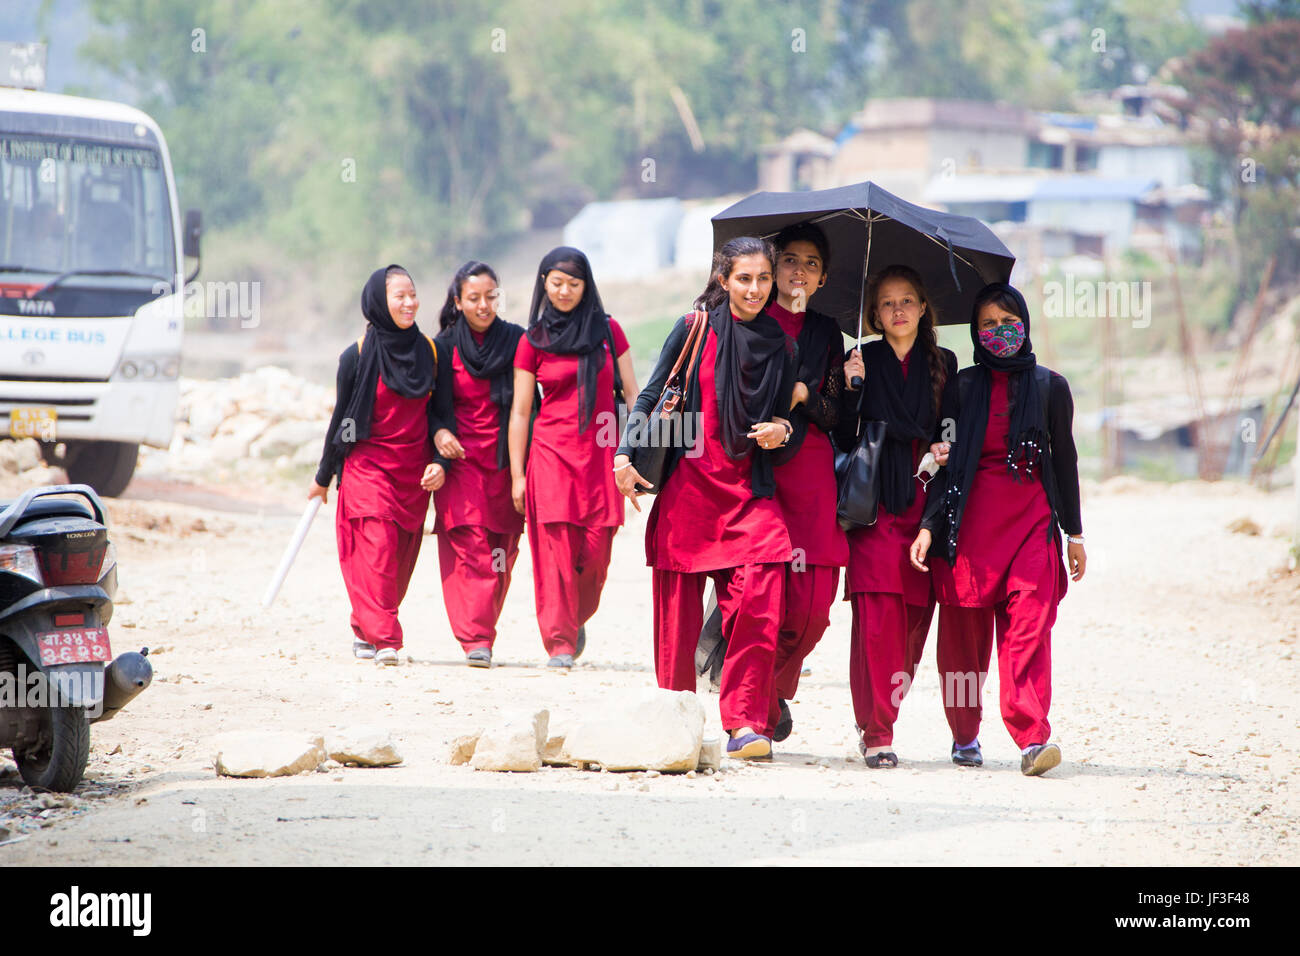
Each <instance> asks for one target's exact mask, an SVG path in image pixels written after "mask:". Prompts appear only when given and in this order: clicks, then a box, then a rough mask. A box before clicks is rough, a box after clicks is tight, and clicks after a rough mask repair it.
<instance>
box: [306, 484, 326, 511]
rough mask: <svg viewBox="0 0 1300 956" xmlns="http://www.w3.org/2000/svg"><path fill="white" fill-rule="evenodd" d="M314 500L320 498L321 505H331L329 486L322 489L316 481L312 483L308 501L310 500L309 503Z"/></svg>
mask: <svg viewBox="0 0 1300 956" xmlns="http://www.w3.org/2000/svg"><path fill="white" fill-rule="evenodd" d="M313 498H319V499H320V503H321V504H323V505H327V504H329V503H330V489H329V486H328V485H326V486H324V487H322V486H320V485H318V484H316V482H315V481H313V482H312V483H311V491H309V492H307V500H308V501H311V500H312V499H313Z"/></svg>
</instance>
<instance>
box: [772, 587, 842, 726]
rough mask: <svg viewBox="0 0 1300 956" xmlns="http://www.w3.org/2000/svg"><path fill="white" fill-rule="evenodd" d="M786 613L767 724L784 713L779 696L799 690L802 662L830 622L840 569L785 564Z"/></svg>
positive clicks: (786, 695) (774, 722)
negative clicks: (798, 566) (795, 567)
mask: <svg viewBox="0 0 1300 956" xmlns="http://www.w3.org/2000/svg"><path fill="white" fill-rule="evenodd" d="M785 568H786V574H785V614H784V616H783V617H782V620H781V630H780V632H779V633H778V635H777V641H776V664H775V668H774V671H775V676H774V678H773V681H772V706H771V707H770V709H769V712H768V726H769V727H775V726H776V722H777V720H778V719H779V718H780V716H781V706H780V704H779V703H778V700H790V699H792V698H793V697H794V695H795V694H796V693H797V692H798V690H799V674H800V672H801V671H802V670H803V662H804V661H805V660H807V658H808V655H809V654H811V653H812V652H813V648H814V647H816V646H817V642H818V641H820V640H821V639H822V635H823V634H825V633H826V628H828V627H830V625H831V605H832V604H834V603H835V595H836V593H837V592H838V591H839V587H840V569H839V568H836V567H826V566H824V565H817V564H814V565H808V566H805V567H804V568H803V569H802V570H799V571H796V570H795V569H794V567H793V565H789V564H787V565H786V566H785Z"/></svg>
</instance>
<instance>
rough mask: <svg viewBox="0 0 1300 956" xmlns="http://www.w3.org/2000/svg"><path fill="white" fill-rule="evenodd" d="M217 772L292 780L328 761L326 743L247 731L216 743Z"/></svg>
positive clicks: (311, 737)
mask: <svg viewBox="0 0 1300 956" xmlns="http://www.w3.org/2000/svg"><path fill="white" fill-rule="evenodd" d="M215 747H216V759H215V763H216V767H217V773H218V774H220V775H221V776H223V777H288V776H292V775H293V774H297V773H309V772H311V771H313V770H315V769H316V768H317V767H319V766H320V765H321V764H322V763H324V762H325V760H326V759H327V758H328V756H329V755H328V754H327V753H326V752H325V741H324V739H323V738H321V737H317V736H311V735H306V734H294V733H280V732H274V731H246V732H242V733H241V732H236V733H230V734H225V735H223V736H222V737H220V738H218V739H217V741H216V742H215Z"/></svg>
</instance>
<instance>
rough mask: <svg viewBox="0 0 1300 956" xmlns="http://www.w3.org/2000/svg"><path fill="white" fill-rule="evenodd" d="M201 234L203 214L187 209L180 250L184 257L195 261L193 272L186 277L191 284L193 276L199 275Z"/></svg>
mask: <svg viewBox="0 0 1300 956" xmlns="http://www.w3.org/2000/svg"><path fill="white" fill-rule="evenodd" d="M202 233H203V214H202V213H200V212H199V211H198V210H197V209H189V210H186V212H185V230H184V232H182V233H181V249H182V251H183V252H184V253H185V256H186V257H187V258H190V259H194V260H196V261H195V263H194V271H193V272H192V273H190V274H189V275H188V276H186V278H185V281H186V282H187V283H189V282H193V281H194V278H195V276H197V275H198V274H199V263H198V261H197V260H198V259H199V236H200V235H202Z"/></svg>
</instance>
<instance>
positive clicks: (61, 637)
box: [36, 627, 113, 667]
mask: <svg viewBox="0 0 1300 956" xmlns="http://www.w3.org/2000/svg"><path fill="white" fill-rule="evenodd" d="M36 646H37V647H38V648H40V652H41V663H42V664H43V665H45V666H46V667H50V666H53V665H56V664H84V663H88V662H91V661H103V662H104V663H108V662H109V661H111V660H112V659H113V652H112V651H111V650H110V649H109V646H108V628H106V627H70V628H67V629H66V630H62V631H46V632H45V633H43V634H37V635H36Z"/></svg>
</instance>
